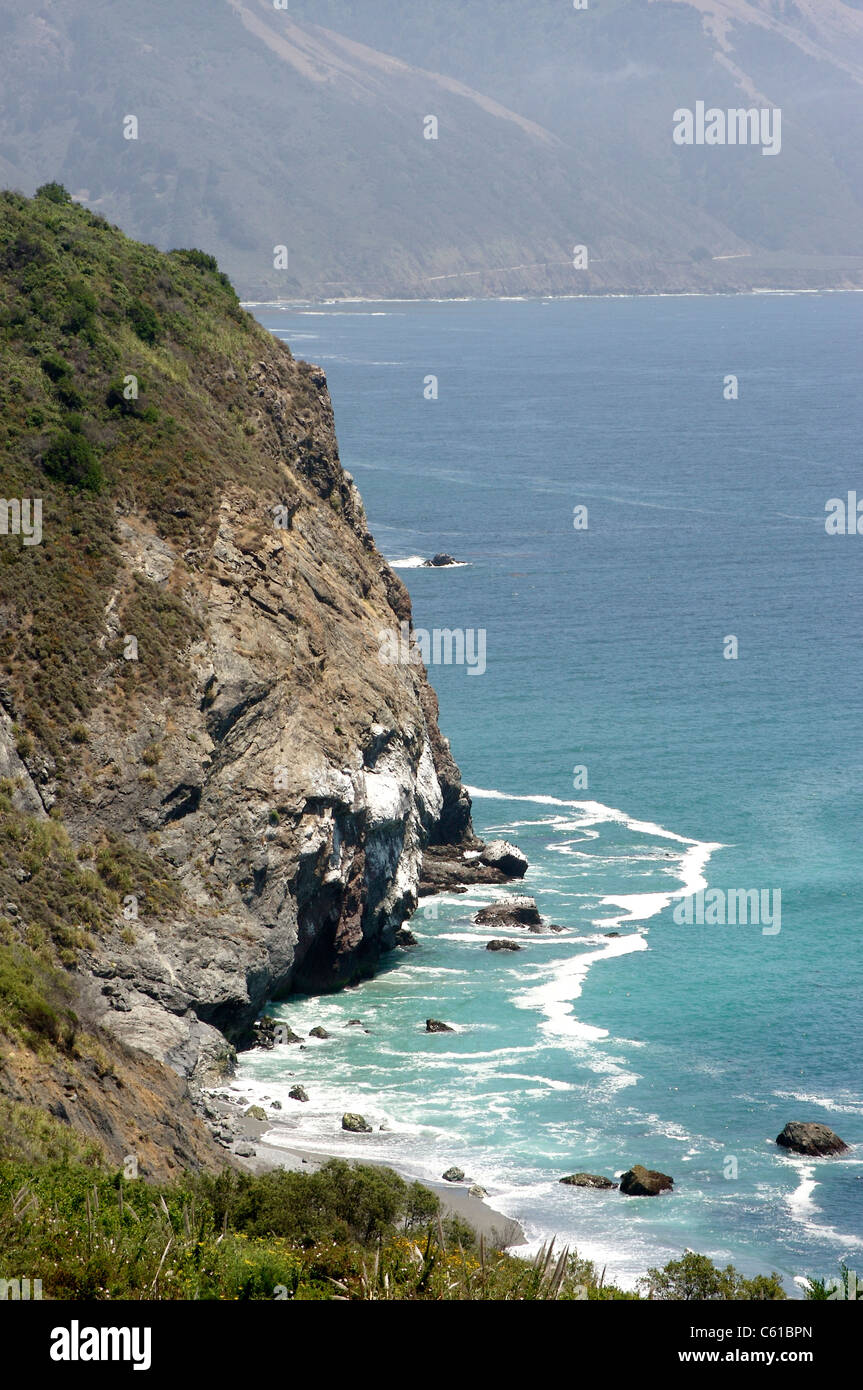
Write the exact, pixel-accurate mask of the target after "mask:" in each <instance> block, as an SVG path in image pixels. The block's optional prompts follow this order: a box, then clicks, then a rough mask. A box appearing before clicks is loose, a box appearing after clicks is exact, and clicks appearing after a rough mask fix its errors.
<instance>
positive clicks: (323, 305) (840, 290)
mask: <svg viewBox="0 0 863 1390" xmlns="http://www.w3.org/2000/svg"><path fill="white" fill-rule="evenodd" d="M798 294H863V285H819V286H812V287H808V288H799V287H798V288H797V289H784V288H774V287H773V286H771V285H764V286H755V287H753V288H752V289H746V290H743V289H741V290H597V291H596V292H595V293H593V294H551V293H549V294H543V293H541V292H537V293H535V294H479V295H470V294H466V295H444V296H440V295H414V296H412V297H410V298H395V299H391V298H387V297H386V296H383V297H380V296H375V295H346V296H345V297H344V298H338V299H241V300H240V307H241V308H242V309H248V310H253V309H279V310H282V309H284V310H289V309H298V310H302V309H333V308H337V307H338V306H339V305H342V304H344V305H349V304H541V303H544V302H546V301H548V302H551V303H557V302H558V301H561V302H563V301H568V300H571V299H740V298H741V297H743V298H745V297H750V298H764V297H765V296H768V297H769V296H771V295H798Z"/></svg>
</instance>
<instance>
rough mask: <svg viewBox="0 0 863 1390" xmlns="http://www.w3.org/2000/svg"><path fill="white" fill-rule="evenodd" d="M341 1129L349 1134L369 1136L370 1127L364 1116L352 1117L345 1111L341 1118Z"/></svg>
mask: <svg viewBox="0 0 863 1390" xmlns="http://www.w3.org/2000/svg"><path fill="white" fill-rule="evenodd" d="M342 1129H346V1130H347V1131H348V1133H349V1134H371V1132H372V1127H371V1125H370V1124H369V1123H368V1121H367V1120H366V1118H365V1116H364V1115H353V1114H351V1112H350V1111H345V1113H344V1115H343V1116H342Z"/></svg>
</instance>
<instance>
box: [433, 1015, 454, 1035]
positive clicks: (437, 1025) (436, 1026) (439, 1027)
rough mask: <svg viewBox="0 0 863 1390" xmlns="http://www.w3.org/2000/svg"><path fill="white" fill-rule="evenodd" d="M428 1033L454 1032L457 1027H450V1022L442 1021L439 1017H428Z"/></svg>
mask: <svg viewBox="0 0 863 1390" xmlns="http://www.w3.org/2000/svg"><path fill="white" fill-rule="evenodd" d="M426 1032H427V1033H454V1032H455V1029H454V1028H450V1026H449V1024H448V1023H441V1021H440V1019H439V1018H427V1019H426Z"/></svg>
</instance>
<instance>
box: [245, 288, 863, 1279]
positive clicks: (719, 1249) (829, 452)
mask: <svg viewBox="0 0 863 1390" xmlns="http://www.w3.org/2000/svg"><path fill="white" fill-rule="evenodd" d="M257 312H258V314H259V317H260V318H261V320H262V322H263V323H265V324H266V326H267V327H269V328H271V329H272V330H273V331H274V332H277V333H278V334H279V335H280V336H283V337H285V338H286V340H287V341H288V342H289V343H290V345H291V347H292V348H293V349H294V350H295V351H296V353H297V354H298V355H300V356H303V357H306V358H308V359H310V360H312V361H316V362H318V363H320V364H321V365H322V366H323V367H324V368H325V369H326V371H327V374H328V378H329V383H330V388H331V392H332V395H333V400H334V404H335V411H336V424H337V428H338V434H339V440H340V445H341V451H342V459H343V462H344V464H345V466H346V467H347V468H348V469H349V470H350V471H351V472H352V473H353V474H354V476H355V478H356V480H357V483H358V485H359V487H360V489H361V491H362V493H363V497H364V499H365V503H366V507H367V511H368V515H369V521H370V525H371V529H372V531H373V532H374V534H375V537H376V539H377V541H378V544H379V546H380V548H381V549H382V550H383V552H384V553H385V555H386V556H387V558H388V559H390V560H391V561H394V562H396V563H398V564H401V565H402V568H401V570H400V572H401V574H402V578H403V579H404V580H405V582H406V583H407V584H408V587H409V588H410V591H411V596H412V599H413V604H414V619H415V623H416V624H417V625H418V626H420V627H425V628H427V629H433V628H459V627H461V628H465V629H468V628H474V629H476V628H482V629H484V630H485V632H486V634H487V636H486V642H487V669H486V671H485V672H484V674H482V675H481V676H480V675H469V674H468V671H467V669H466V668H465V667H464V666H456V665H451V666H446V665H441V666H436V667H433V668H432V669H431V672H430V675H431V679H432V682H433V684H434V685H435V687H436V689H437V690H438V693H439V695H440V703H441V725H442V728H443V729H444V731H445V732H446V733H447V734H448V735H449V737H450V739H451V743H452V748H453V751H454V753H455V756H456V758H457V760H458V762H459V764H460V766H461V768H462V774H463V777H464V780H465V781H466V783H467V784H468V785H470V786H471V787H472V788H473V789H474V790H475V796H474V821H475V825H476V827H477V829H478V831H479V832H480V833H482V834H484V835H486V836H488V835H492V834H495V835H497V834H501V835H504V836H506V837H507V838H511V839H513V840H515V841H516V842H517V843H518V844H519V845H521V847H522V848H523V849H524V850H525V852H526V853H527V854H528V856H529V858H530V861H531V867H530V870H529V873H528V876H527V879H526V881H525V891H527V892H530V893H532V894H534V895H535V896H536V898H537V902H538V904H539V907H540V910H541V911H542V912H543V914H544V915H545V916H546V917H547V919H548V920H549V921H551V922H554V923H557V924H561V925H562V926H563V927H564V928H565V930H564V932H563V933H561V934H559V935H550V936H533V935H528V934H526V933H525V934H523V935H522V936H521V937H520V941H521V943H522V944H523V945H524V947H525V949H524V950H523V951H522V952H521V953H519V954H517V955H516V954H512V955H510V954H507V955H502V954H493V953H490V952H486V951H485V950H484V949H483V944H484V942H485V941H486V940H487V939H488V936H489V935H490V933H488V932H485V931H483V930H482V929H481V928H478V927H476V926H474V925H473V923H472V916H473V913H474V912H475V911H476V907H477V905H478V904H480V903H482V902H484V901H488V900H489V898H490V897H492V896H493V894H492V893H491V892H489V891H482V892H481V891H479V890H476V891H472V892H471V894H470V896H469V897H452V898H449V899H442V900H436V902H434V903H431V904H429V903H427V904H425V905H424V907H423V909H421V911H420V913H419V914H418V915H417V917H416V918H415V920H414V923H413V927H414V930H415V931H416V934H417V935H418V936H419V938H420V942H421V945H420V947H419V948H418V949H417V950H415V951H412V952H410V953H397V958H396V957H394V958H393V963H392V966H391V967H389V968H387V969H385V970H383V971H382V972H381V973H380V975H379V976H378V977H377V978H376V979H375V980H372V981H369V982H367V983H365V984H363V985H361V986H360V987H359V988H357V989H353V990H350V991H348V992H346V993H345V994H343V995H341V996H338V997H329V998H327V999H323V1000H316V999H312V1000H308V999H296V1000H289V1001H287V1003H286V1004H284V1005H281V1006H279V1009H278V1010H277V1012H279V1013H280V1014H281V1015H282V1016H283V1017H285V1018H287V1019H289V1020H290V1022H291V1023H292V1025H293V1026H294V1027H295V1028H297V1029H298V1030H299V1031H306V1030H307V1028H308V1027H310V1026H312V1025H313V1024H314V1023H317V1022H321V1023H323V1024H324V1025H325V1026H326V1027H328V1028H329V1029H331V1031H333V1033H334V1034H335V1035H336V1036H335V1038H334V1039H333V1040H332V1041H329V1042H324V1043H319V1044H315V1043H314V1040H312V1041H311V1042H310V1043H309V1045H308V1046H307V1047H306V1049H305V1051H303V1052H300V1051H299V1050H298V1049H296V1048H293V1049H291V1048H282V1049H277V1050H276V1052H274V1053H270V1054H266V1053H253V1054H247V1055H246V1056H245V1057H244V1058H243V1060H242V1065H241V1069H240V1080H241V1082H242V1086H243V1094H245V1095H251V1094H253V1093H254V1094H255V1095H258V1094H262V1095H269V1096H272V1097H279V1098H280V1099H281V1100H282V1103H283V1105H284V1106H285V1107H286V1113H285V1118H284V1124H283V1126H282V1138H283V1139H284V1140H285V1141H286V1142H287V1141H288V1140H289V1139H290V1138H293V1139H295V1140H302V1141H303V1142H310V1143H313V1144H314V1145H315V1146H316V1147H318V1148H322V1149H326V1150H328V1151H332V1152H338V1153H351V1154H354V1153H357V1154H359V1153H365V1154H368V1155H373V1156H375V1157H381V1158H389V1159H391V1160H392V1161H394V1162H397V1163H399V1165H400V1166H402V1167H404V1168H407V1169H409V1170H410V1171H412V1172H415V1173H417V1174H418V1175H420V1176H424V1177H438V1176H439V1175H440V1174H441V1172H442V1171H443V1169H444V1168H446V1167H448V1166H449V1165H450V1164H451V1163H457V1164H459V1165H460V1166H461V1167H463V1168H464V1169H465V1171H466V1173H467V1174H468V1177H469V1178H472V1179H474V1180H476V1181H478V1182H480V1183H481V1184H482V1185H483V1186H484V1187H486V1188H487V1189H488V1191H489V1193H490V1194H491V1195H492V1197H493V1199H494V1202H495V1205H496V1206H498V1207H499V1208H500V1209H501V1210H502V1211H504V1212H506V1213H507V1214H510V1215H512V1216H514V1217H518V1219H519V1220H521V1221H522V1223H523V1224H524V1225H525V1227H526V1229H527V1231H528V1234H529V1235H530V1237H531V1238H532V1239H539V1238H540V1237H542V1236H543V1235H547V1234H551V1233H555V1234H557V1235H559V1236H560V1237H561V1238H563V1239H566V1240H569V1241H572V1242H576V1241H577V1244H578V1248H579V1250H580V1251H581V1252H582V1253H584V1254H586V1255H590V1256H593V1257H595V1258H597V1259H598V1260H600V1262H603V1263H607V1265H608V1268H609V1273H610V1274H614V1275H615V1276H617V1277H619V1278H622V1279H623V1280H624V1281H625V1282H631V1280H632V1279H633V1278H634V1277H635V1276H636V1275H637V1274H638V1273H640V1272H642V1271H643V1270H644V1269H645V1267H646V1266H647V1265H648V1264H651V1263H655V1262H656V1261H658V1260H665V1259H667V1258H670V1257H671V1256H672V1255H676V1254H679V1252H680V1251H681V1249H682V1248H684V1247H685V1246H689V1247H691V1248H695V1249H697V1250H701V1251H705V1252H706V1253H709V1254H711V1255H712V1256H713V1257H714V1258H721V1259H731V1260H733V1261H734V1262H735V1263H737V1264H738V1265H739V1266H740V1267H742V1268H744V1269H747V1270H752V1269H768V1268H775V1269H778V1270H780V1271H781V1272H782V1273H783V1274H784V1275H785V1276H786V1277H787V1278H788V1279H789V1280H791V1279H793V1278H794V1277H795V1276H800V1275H804V1274H806V1273H816V1274H821V1275H832V1274H834V1273H835V1272H836V1269H837V1265H838V1261H839V1260H840V1259H841V1258H845V1259H846V1260H847V1261H848V1262H849V1264H851V1265H852V1267H853V1266H854V1264H855V1261H857V1262H858V1268H859V1265H860V1263H863V1164H861V1162H860V1159H859V1154H860V1149H859V1147H853V1148H852V1151H851V1154H850V1156H848V1157H846V1158H843V1159H841V1160H817V1161H806V1160H801V1159H794V1158H791V1157H789V1156H786V1155H784V1154H783V1152H782V1151H781V1150H779V1149H778V1148H777V1147H776V1146H775V1144H774V1143H773V1142H772V1140H773V1139H774V1138H775V1136H776V1134H777V1133H778V1132H779V1130H780V1129H781V1128H782V1126H783V1125H784V1124H785V1122H786V1121H787V1120H789V1119H804V1120H807V1119H815V1120H821V1121H823V1122H825V1123H827V1124H829V1125H830V1126H831V1127H832V1128H834V1129H836V1130H837V1131H838V1132H839V1133H840V1134H841V1135H842V1136H843V1137H844V1138H845V1139H846V1140H847V1141H848V1142H849V1143H850V1144H852V1145H854V1146H857V1145H859V1140H860V1138H861V1128H863V1122H861V1116H863V1086H861V1080H860V1065H859V1062H860V1056H859V1040H860V1038H861V1035H863V1029H861V1021H860V1011H859V1003H858V1001H859V999H860V992H861V982H863V967H861V952H860V948H859V934H860V927H861V920H860V910H859V903H860V898H861V886H863V884H861V879H863V862H861V854H860V819H861V818H860V799H861V791H860V789H861V784H863V748H861V735H860V730H861V689H860V676H861V657H860V644H861V632H860V614H861V602H860V599H861V593H860V590H861V573H863V536H828V535H827V533H826V531H825V525H824V519H825V503H826V501H827V499H828V498H831V497H836V496H842V497H844V496H845V494H846V493H847V492H848V490H849V489H853V488H855V487H858V488H859V491H860V493H861V496H863V487H861V486H859V485H860V483H861V482H863V475H861V472H860V465H859V439H860V435H861V414H863V409H861V404H860V393H859V374H860V365H861V361H860V358H861V352H860V341H861V336H860V330H861V319H863V302H861V300H860V299H859V297H857V296H852V295H835V296H820V295H801V296H787V297H785V296H772V295H771V296H767V295H762V296H753V297H746V298H728V299H716V298H714V299H711V298H695V297H692V298H654V299H627V298H620V299H603V300H571V301H557V302H553V303H542V302H539V301H526V302H497V303H482V302H478V303H468V302H465V303H440V304H422V305H412V304H357V305H349V306H345V305H341V306H337V307H336V306H332V307H330V306H322V307H319V308H315V309H307V310H296V309H295V310H283V311H278V310H274V309H266V308H259V309H258V310H257ZM728 373H734V374H736V375H737V377H738V378H739V399H738V400H736V401H726V400H724V399H723V379H724V377H725V376H726V375H727V374H728ZM430 374H434V375H436V376H437V378H438V383H439V388H438V389H439V395H438V399H437V400H426V399H424V394H423V384H424V380H425V379H426V378H427V377H428V376H429V375H430ZM580 504H583V505H586V506H587V508H588V517H589V520H588V528H587V530H586V531H576V530H575V529H574V528H573V508H574V507H575V506H577V505H580ZM438 550H447V551H450V552H451V553H453V554H454V555H455V556H456V557H457V558H458V559H459V560H462V561H465V562H466V564H465V566H464V567H463V568H458V569H448V570H433V571H430V570H426V569H421V568H416V560H415V557H417V556H427V555H430V554H432V553H434V552H435V551H438ZM732 635H733V636H735V637H736V638H737V639H738V657H737V659H736V660H729V659H725V657H724V655H723V651H724V648H725V647H726V639H727V638H728V637H729V636H732ZM575 767H583V768H586V775H587V786H586V787H584V785H583V779H582V784H581V785H579V786H578V787H576V786H574V777H573V769H574V768H575ZM705 885H706V886H707V887H709V888H721V889H724V890H729V889H741V890H749V889H756V890H769V891H770V892H771V893H773V894H775V893H776V892H777V891H778V892H780V893H781V924H779V925H780V930H778V931H768V932H765V931H764V930H763V929H762V926H761V925H751V924H750V925H746V926H740V925H728V926H726V925H696V924H693V925H686V924H678V923H677V922H676V921H675V920H674V915H673V913H674V908H675V906H676V904H677V902H678V901H679V898H678V897H675V896H674V895H675V894H678V895H679V894H680V893H681V892H682V891H684V890H686V889H697V888H698V887H699V886H705ZM773 901H774V902H775V898H773ZM435 913H436V914H437V915H436V916H435V915H434V914H435ZM612 930H615V931H619V932H620V933H621V935H620V936H619V937H607V936H606V935H605V933H606V932H608V931H612ZM498 934H499V933H498ZM430 1014H432V1015H434V1016H436V1017H439V1018H443V1019H445V1020H447V1021H448V1022H449V1023H451V1024H453V1025H454V1026H455V1027H456V1028H457V1030H458V1031H457V1032H455V1033H454V1034H444V1035H438V1036H428V1035H426V1034H425V1033H424V1031H423V1029H424V1020H425V1018H426V1017H427V1016H428V1015H430ZM354 1017H358V1018H361V1019H362V1020H363V1022H364V1023H365V1025H366V1027H367V1028H368V1029H369V1030H370V1031H369V1033H364V1032H362V1031H361V1030H360V1029H359V1028H345V1027H343V1026H342V1025H343V1024H344V1023H346V1021H347V1019H349V1018H354ZM295 1081H302V1083H303V1084H304V1085H305V1086H306V1087H307V1089H308V1091H309V1093H310V1095H311V1096H312V1102H311V1103H310V1104H309V1105H307V1106H306V1105H304V1106H302V1107H300V1106H298V1105H295V1103H294V1102H290V1101H288V1100H287V1099H286V1093H287V1089H288V1087H289V1086H290V1085H291V1084H293V1083H294V1082H295ZM345 1109H358V1110H361V1111H362V1112H363V1113H365V1114H366V1115H367V1117H369V1118H370V1119H371V1120H373V1121H374V1122H375V1124H376V1126H378V1125H381V1124H385V1125H386V1126H387V1128H386V1129H384V1130H381V1129H378V1128H376V1130H375V1133H374V1134H373V1135H369V1136H365V1137H352V1136H346V1135H342V1134H341V1133H340V1131H339V1130H338V1121H337V1117H338V1116H340V1115H341V1113H342V1111H343V1110H345ZM300 1111H302V1113H301V1114H300V1113H299V1112H300ZM274 1137H278V1136H274ZM634 1162H641V1163H644V1164H645V1165H646V1166H648V1167H657V1168H660V1169H662V1170H664V1171H666V1172H669V1173H671V1174H672V1175H673V1176H674V1178H675V1192H674V1194H673V1195H672V1196H670V1197H663V1198H660V1199H642V1200H638V1199H629V1198H623V1197H621V1196H620V1195H619V1194H617V1193H611V1194H608V1195H602V1194H597V1193H593V1192H584V1191H580V1190H576V1189H568V1188H564V1187H561V1186H560V1185H559V1184H558V1183H557V1178H558V1177H559V1176H560V1175H562V1174H563V1173H566V1172H573V1171H576V1170H577V1169H587V1170H589V1171H593V1172H599V1173H607V1174H609V1175H612V1174H615V1173H619V1172H621V1171H622V1170H623V1169H624V1168H626V1167H628V1166H630V1165H631V1164H632V1163H634Z"/></svg>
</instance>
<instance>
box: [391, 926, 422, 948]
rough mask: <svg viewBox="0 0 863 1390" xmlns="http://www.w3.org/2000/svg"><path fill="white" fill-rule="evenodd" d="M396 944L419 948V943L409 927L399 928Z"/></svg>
mask: <svg viewBox="0 0 863 1390" xmlns="http://www.w3.org/2000/svg"><path fill="white" fill-rule="evenodd" d="M395 942H396V945H397V946H419V942H418V941H417V939H416V937H415V936H414V934H413V932H412V931H411V930H410V928H408V927H399V929H398V931H397V932H396V936H395Z"/></svg>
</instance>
